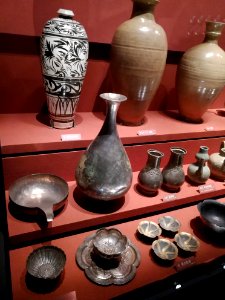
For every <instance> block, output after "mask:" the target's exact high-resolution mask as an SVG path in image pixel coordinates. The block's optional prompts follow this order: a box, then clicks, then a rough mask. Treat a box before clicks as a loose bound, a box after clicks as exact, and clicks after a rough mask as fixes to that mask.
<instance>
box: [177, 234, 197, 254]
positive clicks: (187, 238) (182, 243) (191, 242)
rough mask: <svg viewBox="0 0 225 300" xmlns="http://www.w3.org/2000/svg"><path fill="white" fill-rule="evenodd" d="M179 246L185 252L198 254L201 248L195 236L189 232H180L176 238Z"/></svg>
mask: <svg viewBox="0 0 225 300" xmlns="http://www.w3.org/2000/svg"><path fill="white" fill-rule="evenodd" d="M174 240H175V242H176V243H177V246H178V247H180V248H181V249H182V250H184V251H190V252H196V251H197V250H198V248H199V246H200V243H199V241H198V240H197V238H196V237H195V236H193V235H192V234H190V233H188V232H179V233H177V234H176V235H175V237H174Z"/></svg>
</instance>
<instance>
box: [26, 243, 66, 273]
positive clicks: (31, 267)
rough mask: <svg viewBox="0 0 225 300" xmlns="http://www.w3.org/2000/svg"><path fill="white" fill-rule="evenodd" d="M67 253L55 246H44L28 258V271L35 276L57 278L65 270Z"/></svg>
mask: <svg viewBox="0 0 225 300" xmlns="http://www.w3.org/2000/svg"><path fill="white" fill-rule="evenodd" d="M65 263H66V255H65V253H64V252H63V250H61V249H60V248H57V247H55V246H43V247H40V248H37V249H36V250H34V251H33V252H32V253H31V254H30V255H29V256H28V258H27V272H28V274H30V275H31V276H33V277H34V278H39V279H56V278H57V277H58V276H59V275H60V274H61V273H62V271H63V269H64V266H65Z"/></svg>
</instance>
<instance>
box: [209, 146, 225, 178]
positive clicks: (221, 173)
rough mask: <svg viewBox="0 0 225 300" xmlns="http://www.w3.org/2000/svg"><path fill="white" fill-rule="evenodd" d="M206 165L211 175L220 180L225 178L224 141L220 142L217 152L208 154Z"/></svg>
mask: <svg viewBox="0 0 225 300" xmlns="http://www.w3.org/2000/svg"><path fill="white" fill-rule="evenodd" d="M208 166H209V168H210V171H211V177H213V178H215V179H218V180H220V181H223V180H225V141H223V142H222V143H221V145H220V150H219V152H216V153H213V154H211V155H210V156H209V161H208Z"/></svg>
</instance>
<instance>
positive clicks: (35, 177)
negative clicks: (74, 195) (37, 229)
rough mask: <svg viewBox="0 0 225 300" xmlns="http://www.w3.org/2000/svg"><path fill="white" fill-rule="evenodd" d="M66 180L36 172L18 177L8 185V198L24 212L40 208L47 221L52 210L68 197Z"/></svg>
mask: <svg viewBox="0 0 225 300" xmlns="http://www.w3.org/2000/svg"><path fill="white" fill-rule="evenodd" d="M68 193H69V188H68V184H67V182H66V181H65V180H64V179H62V178H61V177H58V176H55V175H52V174H45V173H43V174H42V173H40V174H39V173H37V174H31V175H27V176H23V177H20V178H19V179H17V180H16V181H15V182H14V183H13V184H12V185H11V186H10V187H9V199H10V200H11V201H12V202H13V203H14V205H16V208H17V209H18V210H20V211H21V210H22V212H23V213H25V214H34V211H35V213H36V210H37V214H38V212H39V211H40V210H41V211H43V212H44V213H45V216H46V219H47V221H48V222H51V221H52V220H53V218H54V211H56V210H58V209H60V208H61V207H62V206H63V205H64V204H65V201H66V199H67V197H68Z"/></svg>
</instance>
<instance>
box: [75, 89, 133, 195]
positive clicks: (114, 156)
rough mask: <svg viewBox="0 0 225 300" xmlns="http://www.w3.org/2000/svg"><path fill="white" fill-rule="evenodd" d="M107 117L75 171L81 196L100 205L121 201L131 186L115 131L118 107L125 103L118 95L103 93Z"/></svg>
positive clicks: (124, 99)
mask: <svg viewBox="0 0 225 300" xmlns="http://www.w3.org/2000/svg"><path fill="white" fill-rule="evenodd" d="M100 97H101V98H102V99H104V100H105V102H106V105H107V114H106V117H105V121H104V123H103V125H102V128H101V130H100V131H99V133H98V135H97V136H96V138H95V139H94V140H93V141H92V143H91V144H90V145H89V146H88V148H87V149H86V151H85V153H84V154H83V155H82V156H81V159H80V161H79V163H78V165H77V167H76V171H75V178H76V181H77V185H78V187H79V188H80V190H81V191H82V192H83V194H84V195H86V196H88V197H90V198H94V199H98V200H103V201H110V200H114V199H118V198H121V197H123V196H124V195H125V194H126V192H127V191H128V190H129V188H130V186H131V183H132V177H133V173H132V169H131V165H130V161H129V158H128V156H127V154H126V151H125V149H124V146H123V144H122V142H121V140H120V138H119V135H118V132H117V127H116V115H117V111H118V108H119V105H120V104H121V103H122V102H123V101H126V99H127V98H126V97H125V96H124V95H120V94H114V93H104V94H101V95H100Z"/></svg>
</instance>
